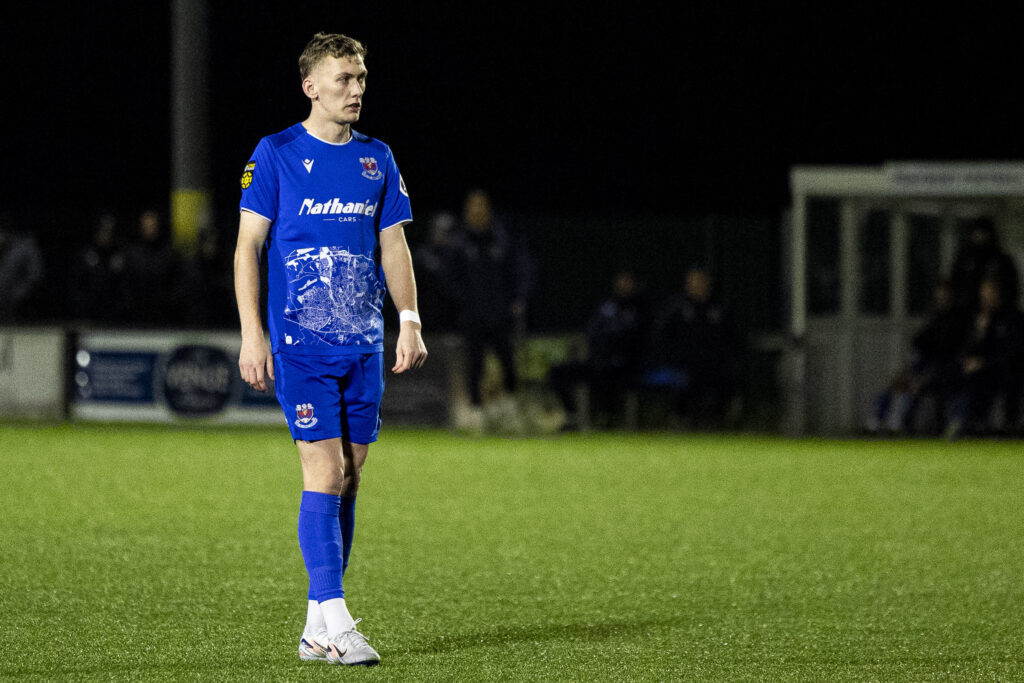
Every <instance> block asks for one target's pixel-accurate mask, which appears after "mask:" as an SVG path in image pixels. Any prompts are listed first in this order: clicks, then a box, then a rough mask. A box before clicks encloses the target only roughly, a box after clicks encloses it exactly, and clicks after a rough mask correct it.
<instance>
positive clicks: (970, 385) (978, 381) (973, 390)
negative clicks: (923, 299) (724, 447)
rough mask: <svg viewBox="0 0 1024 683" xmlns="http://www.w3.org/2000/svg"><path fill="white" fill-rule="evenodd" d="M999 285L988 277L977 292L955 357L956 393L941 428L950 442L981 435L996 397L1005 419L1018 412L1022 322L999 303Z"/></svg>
mask: <svg viewBox="0 0 1024 683" xmlns="http://www.w3.org/2000/svg"><path fill="white" fill-rule="evenodd" d="M1003 285H1004V283H1003V282H1001V281H1000V280H999V279H998V278H995V277H990V278H988V279H985V280H982V282H981V285H980V286H979V288H978V309H977V311H976V312H975V314H974V317H973V319H972V321H971V325H970V327H969V330H968V336H967V341H966V344H965V346H964V349H963V352H962V353H961V355H960V376H959V385H958V392H957V395H956V397H955V398H954V399H953V401H952V408H951V411H950V413H951V414H950V420H949V424H948V425H947V428H946V436H947V437H949V438H951V439H952V438H957V437H960V436H962V435H964V434H971V433H976V432H983V431H986V430H987V429H988V428H989V427H990V426H991V425H990V423H989V421H988V418H989V417H990V413H991V409H992V406H993V404H994V402H995V399H996V398H998V397H1000V396H1001V397H1002V398H1003V399H1004V401H1005V403H1004V406H1005V408H1006V411H1007V415H1006V416H1005V417H1006V419H1007V420H1008V421H1011V422H1015V421H1016V418H1017V414H1016V413H1017V409H1018V408H1017V406H1016V405H1013V403H1015V402H1019V398H1020V382H1021V378H1020V373H1021V355H1022V345H1024V320H1022V318H1021V313H1020V311H1019V310H1018V309H1017V307H1016V306H1015V305H1013V304H1009V303H1004V301H1003V298H1002V292H1003ZM1011 426H1012V425H1011Z"/></svg>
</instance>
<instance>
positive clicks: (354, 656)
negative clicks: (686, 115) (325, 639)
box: [327, 619, 380, 666]
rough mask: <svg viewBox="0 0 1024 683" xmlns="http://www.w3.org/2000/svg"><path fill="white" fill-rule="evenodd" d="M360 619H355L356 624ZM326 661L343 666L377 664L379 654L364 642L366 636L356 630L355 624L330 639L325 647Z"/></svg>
mask: <svg viewBox="0 0 1024 683" xmlns="http://www.w3.org/2000/svg"><path fill="white" fill-rule="evenodd" d="M360 621H362V619H356V624H358V623H359V622H360ZM327 661H328V662H330V663H332V664H341V665H343V666H377V665H378V664H380V655H379V654H377V651H376V650H374V649H373V648H372V647H370V644H369V643H368V642H366V636H364V635H363V634H362V633H360V632H359V631H357V630H356V627H355V624H353V625H352V628H351V629H349V630H348V631H342V632H341V633H339V634H338V635H336V636H334V638H333V639H331V643H330V645H329V646H328V648H327Z"/></svg>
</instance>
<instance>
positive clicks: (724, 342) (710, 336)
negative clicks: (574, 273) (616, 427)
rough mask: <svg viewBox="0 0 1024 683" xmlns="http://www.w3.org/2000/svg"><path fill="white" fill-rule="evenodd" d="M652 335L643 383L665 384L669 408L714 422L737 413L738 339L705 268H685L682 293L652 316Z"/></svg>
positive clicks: (740, 358) (740, 353)
mask: <svg viewBox="0 0 1024 683" xmlns="http://www.w3.org/2000/svg"><path fill="white" fill-rule="evenodd" d="M653 339H654V344H653V357H652V367H653V368H654V369H653V370H652V371H651V372H649V373H647V374H646V376H645V380H644V384H645V386H648V387H654V388H660V389H665V390H668V391H669V392H670V394H671V395H672V396H673V402H674V403H675V408H676V409H677V410H678V411H679V412H680V413H681V414H682V415H683V416H684V417H688V418H690V419H693V420H695V421H698V422H704V423H709V425H710V426H720V425H721V424H723V423H724V422H726V421H731V420H734V419H735V418H736V417H737V415H736V412H737V409H738V406H739V405H740V403H741V390H742V377H743V361H744V345H743V341H742V336H741V334H740V332H739V329H738V327H737V326H736V325H735V323H734V322H733V320H732V317H731V315H730V314H729V311H728V309H726V307H725V306H724V305H722V304H721V303H720V302H717V301H715V300H714V297H713V296H712V291H711V278H710V277H709V275H708V273H707V271H705V270H704V269H701V268H693V269H691V270H690V271H689V272H687V273H686V284H685V293H684V295H683V296H682V297H679V298H677V299H674V300H672V301H670V302H669V304H668V305H667V306H666V307H665V309H664V310H663V311H662V312H661V314H660V315H659V316H658V319H657V321H656V322H655V326H654V337H653Z"/></svg>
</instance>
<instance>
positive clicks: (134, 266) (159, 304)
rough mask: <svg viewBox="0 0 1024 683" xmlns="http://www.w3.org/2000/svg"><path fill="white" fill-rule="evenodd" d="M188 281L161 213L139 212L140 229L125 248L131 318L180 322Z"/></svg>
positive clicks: (143, 322)
mask: <svg viewBox="0 0 1024 683" xmlns="http://www.w3.org/2000/svg"><path fill="white" fill-rule="evenodd" d="M184 284H185V279H184V277H182V273H181V267H180V263H179V259H178V254H177V252H175V251H174V249H173V248H172V247H171V245H170V243H169V241H168V239H167V236H166V235H165V234H164V229H163V225H162V221H161V219H160V214H158V213H157V212H156V211H153V210H148V211H143V212H142V213H141V214H139V232H138V235H137V237H136V239H135V240H133V241H132V242H131V243H129V244H128V246H127V248H126V249H125V298H126V303H127V308H128V318H129V321H130V322H132V323H135V324H140V325H149V326H156V325H160V326H166V325H168V324H180V323H181V321H182V318H183V316H182V311H181V308H180V290H181V288H182V286H183V285H184Z"/></svg>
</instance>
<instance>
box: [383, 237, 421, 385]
mask: <svg viewBox="0 0 1024 683" xmlns="http://www.w3.org/2000/svg"><path fill="white" fill-rule="evenodd" d="M380 260H381V266H382V267H383V268H384V277H385V278H386V279H387V282H388V291H389V292H390V293H391V300H392V301H394V302H395V308H397V309H398V310H399V311H413V312H415V313H417V315H418V314H419V311H418V309H417V305H416V277H415V275H414V274H413V270H412V255H411V254H410V253H409V245H408V243H407V242H406V241H405V224H404V223H403V224H399V225H395V226H392V227H390V228H387V229H386V230H382V231H381V233H380ZM420 330H421V325H420V323H418V322H415V321H412V320H405V321H403V322H402V327H401V329H400V330H399V332H398V346H397V348H396V349H395V351H396V358H395V366H394V367H393V368H391V370H392V372H396V373H399V372H405V371H406V370H411V369H413V368H418V367H420V366H422V365H423V363H424V361H426V360H427V347H426V346H425V345H424V344H423V336H422V334H421V332H420Z"/></svg>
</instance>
